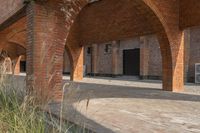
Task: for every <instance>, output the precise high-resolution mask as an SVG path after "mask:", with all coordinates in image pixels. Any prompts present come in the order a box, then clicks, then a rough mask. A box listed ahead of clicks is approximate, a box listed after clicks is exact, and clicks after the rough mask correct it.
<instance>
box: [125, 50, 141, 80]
mask: <svg viewBox="0 0 200 133" xmlns="http://www.w3.org/2000/svg"><path fill="white" fill-rule="evenodd" d="M123 74H124V75H127V76H139V75H140V49H139V48H137V49H129V50H123Z"/></svg>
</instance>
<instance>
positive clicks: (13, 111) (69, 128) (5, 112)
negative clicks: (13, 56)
mask: <svg viewBox="0 0 200 133" xmlns="http://www.w3.org/2000/svg"><path fill="white" fill-rule="evenodd" d="M6 70H7V68H6V65H5V62H4V61H3V60H1V63H0V133H86V130H85V129H83V128H81V127H79V126H76V125H74V124H73V123H70V122H65V121H63V120H60V119H58V118H56V117H53V116H52V115H51V113H49V112H48V113H47V112H46V111H44V110H42V108H44V106H45V105H41V104H38V102H37V101H38V99H36V97H34V96H33V95H28V94H26V93H25V91H24V90H25V88H18V87H17V86H16V85H15V83H14V81H13V78H14V76H12V75H8V74H7V73H6ZM61 110H62V109H61ZM60 118H62V112H61V114H60ZM87 132H89V131H87Z"/></svg>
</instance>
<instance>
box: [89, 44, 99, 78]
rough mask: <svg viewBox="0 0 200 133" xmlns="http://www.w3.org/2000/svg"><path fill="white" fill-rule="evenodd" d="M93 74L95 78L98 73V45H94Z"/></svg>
mask: <svg viewBox="0 0 200 133" xmlns="http://www.w3.org/2000/svg"><path fill="white" fill-rule="evenodd" d="M91 58H92V60H91V63H92V65H91V66H92V74H93V75H94V76H95V74H97V73H98V44H92V56H91Z"/></svg>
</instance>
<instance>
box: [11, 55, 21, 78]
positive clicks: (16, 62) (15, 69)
mask: <svg viewBox="0 0 200 133" xmlns="http://www.w3.org/2000/svg"><path fill="white" fill-rule="evenodd" d="M20 61H21V56H19V57H17V58H15V59H13V60H12V74H14V75H19V74H20Z"/></svg>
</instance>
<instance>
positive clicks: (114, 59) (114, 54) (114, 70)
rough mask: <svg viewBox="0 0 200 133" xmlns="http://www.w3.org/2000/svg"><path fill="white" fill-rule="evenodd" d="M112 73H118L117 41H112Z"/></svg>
mask: <svg viewBox="0 0 200 133" xmlns="http://www.w3.org/2000/svg"><path fill="white" fill-rule="evenodd" d="M112 75H113V76H117V75H119V42H118V41H113V42H112Z"/></svg>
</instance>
